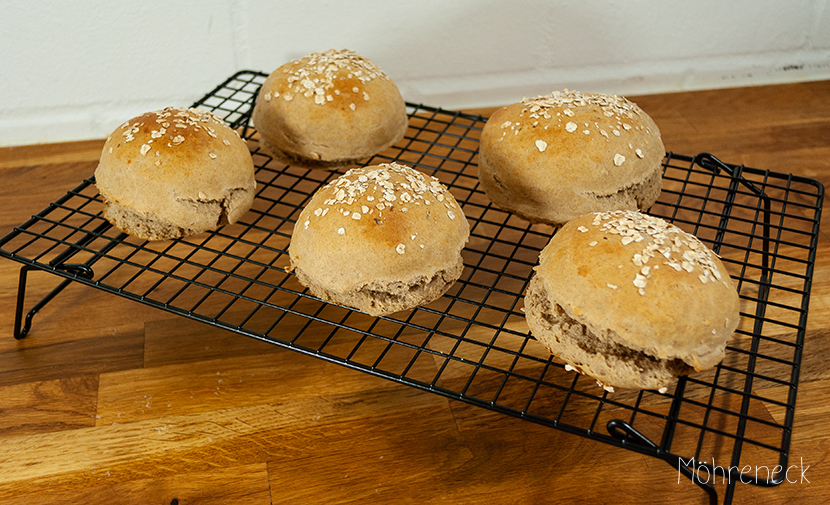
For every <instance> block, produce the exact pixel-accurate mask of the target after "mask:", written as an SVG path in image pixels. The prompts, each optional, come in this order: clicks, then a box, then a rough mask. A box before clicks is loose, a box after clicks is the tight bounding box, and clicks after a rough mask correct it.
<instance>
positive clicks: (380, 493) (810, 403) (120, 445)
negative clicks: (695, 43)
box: [0, 82, 830, 505]
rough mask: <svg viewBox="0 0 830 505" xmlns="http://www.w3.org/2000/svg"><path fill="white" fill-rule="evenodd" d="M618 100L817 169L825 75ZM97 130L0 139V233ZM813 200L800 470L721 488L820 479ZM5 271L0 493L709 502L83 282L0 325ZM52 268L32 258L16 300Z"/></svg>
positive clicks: (459, 408)
mask: <svg viewBox="0 0 830 505" xmlns="http://www.w3.org/2000/svg"><path fill="white" fill-rule="evenodd" d="M632 98H634V100H635V101H636V102H637V103H638V104H639V105H640V106H641V107H642V108H643V109H645V110H646V111H647V112H649V113H650V114H651V115H652V116H653V118H654V119H655V121H656V122H657V124H658V125H659V126H660V128H661V131H662V134H663V138H664V141H665V145H666V148H667V149H668V150H671V151H674V152H678V153H684V154H695V153H698V152H701V151H708V152H711V153H713V154H715V155H716V156H718V157H720V158H721V159H722V160H724V161H727V162H731V163H743V164H746V165H748V166H752V167H757V168H762V169H769V170H772V171H779V172H787V173H790V172H791V173H794V174H797V175H800V176H806V177H812V178H816V179H819V180H820V181H822V182H823V183H824V184H825V185H830V82H814V83H803V84H789V85H778V86H766V87H755V88H743V89H730V90H719V91H705V92H690V93H681V94H666V95H654V96H642V97H632ZM101 145H102V142H101V141H91V142H81V143H73V144H60V145H46V146H31V147H15V148H6V149H0V202H1V203H0V235H3V234H5V233H7V232H8V231H10V230H11V228H12V227H13V226H15V225H17V224H19V223H21V222H23V221H24V220H25V219H27V218H28V217H29V216H30V215H31V214H33V213H36V212H38V211H39V210H41V209H42V208H43V207H45V206H46V205H47V204H48V203H49V202H51V201H53V200H55V199H56V198H58V197H60V196H61V195H63V194H64V193H65V192H66V191H67V190H68V189H70V188H72V187H74V186H75V185H76V184H77V183H78V182H80V181H81V179H83V178H85V177H88V176H89V175H91V174H92V172H93V170H94V169H95V166H96V161H97V158H98V155H99V152H100V148H101ZM825 208H827V206H826V205H825ZM827 217H828V216H827V211H826V210H825V213H824V220H823V221H824V229H823V232H822V236H821V243H820V248H819V253H818V258H819V260H818V265H817V267H816V271H815V275H814V283H813V287H812V289H813V295H812V303H811V307H810V314H811V315H810V318H809V321H808V330H809V331H808V337H809V340H808V342H807V343H806V348H805V353H804V366H803V371H802V376H801V384H800V387H799V393H798V404H797V408H796V412H795V428H794V438H793V443H792V447H791V453H790V461H791V463H792V464H797V465H801V468H806V467H807V466H808V465H809V468H807V469H806V472H805V473H804V477H805V479H806V480H804V481H802V480H801V479H800V477H801V474H800V473H799V475H798V478H796V477H795V475H792V476H791V480H793V479H795V480H798V481H799V482H798V483H795V484H789V483H785V484H783V485H781V486H779V487H776V488H772V489H763V488H756V487H752V486H745V485H739V487H738V489H737V491H736V497H735V500H734V503H737V504H755V503H764V504H789V503H800V504H813V503H815V504H819V503H826V502H827V497H828V496H830V460H828V453H830V388H828V387H827V384H828V383H827V382H826V381H827V380H828V378H829V377H830V366H828V365H830V240H828V233H830V221H828V219H827ZM18 270H19V265H18V264H17V263H13V262H11V261H9V260H5V259H4V260H0V504H18V503H38V504H52V503H106V504H111V503H127V504H133V503H135V504H139V503H141V504H150V503H152V504H165V505H166V504H171V503H179V504H189V503H200V504H235V505H236V504H266V503H314V504H316V503H395V504H398V503H446V504H458V503H463V504H467V503H469V504H473V503H475V504H484V503H487V504H491V503H492V504H539V503H591V504H594V505H598V504H635V503H689V504H704V503H707V500H706V497H705V495H704V493H703V492H701V491H700V490H699V489H698V488H696V487H695V486H694V485H693V484H691V483H690V482H689V481H687V480H685V479H680V480H679V479H678V474H677V471H676V469H674V468H671V467H669V466H668V465H666V464H665V463H663V462H660V461H656V460H654V459H652V458H648V457H645V456H640V455H638V454H636V453H634V452H630V451H626V450H622V449H618V448H615V447H610V446H606V445H605V444H601V443H598V442H595V441H591V440H587V439H583V438H581V437H576V436H572V435H568V434H565V433H563V432H560V431H558V430H553V429H548V428H544V427H540V426H537V425H535V424H532V423H528V422H524V421H521V420H517V419H513V418H507V417H503V416H500V415H498V414H494V413H492V412H489V411H484V410H481V409H476V408H473V407H470V406H467V405H465V404H461V403H460V402H454V401H449V400H446V399H444V398H442V397H439V396H436V395H432V394H428V393H424V392H419V391H416V390H413V389H411V388H408V387H405V386H400V385H396V384H394V383H391V382H388V381H385V380H382V379H377V378H374V377H371V376H368V375H364V374H361V373H358V372H354V371H351V370H348V369H345V368H342V367H338V366H336V365H331V364H327V363H325V362H322V361H318V360H315V359H312V358H307V357H304V356H301V355H297V354H295V353H291V352H287V351H283V350H280V349H278V348H276V347H273V346H269V345H266V344H263V343H259V342H256V341H253V340H248V339H245V338H243V337H238V336H234V335H231V334H228V333H226V332H223V331H220V330H216V329H213V328H210V327H207V326H204V325H200V324H198V323H194V322H188V321H184V320H182V319H179V318H176V317H174V316H171V315H170V314H167V313H164V312H161V311H158V310H155V309H152V308H148V307H145V306H143V305H139V304H137V303H133V302H129V301H126V300H123V299H121V298H118V297H115V296H112V295H108V294H105V293H102V292H99V291H98V290H94V289H91V288H87V287H85V286H80V285H71V286H70V287H69V288H67V289H66V290H65V291H64V292H63V293H61V294H60V295H59V296H58V297H57V298H55V299H54V300H53V301H52V302H51V303H49V304H48V305H47V306H46V307H45V308H44V309H43V310H42V311H41V312H40V313H39V314H38V315H37V316H36V318H35V323H34V328H33V331H32V333H31V334H30V335H29V336H28V337H27V338H26V339H24V340H22V341H15V340H14V339H13V338H12V320H13V310H14V306H15V299H16V295H17V275H18ZM55 284H56V280H55V278H54V277H52V276H49V275H47V274H43V273H37V272H36V273H33V274H31V275H30V282H29V290H28V293H29V294H30V296H29V297H28V298H27V304H28V306H31V304H33V303H34V302H35V301H36V300H38V299H39V298H40V297H42V296H43V295H44V294H45V293H46V292H47V291H48V290H49V289H51V288H52V287H53V286H54V285H55ZM799 471H800V470H799ZM808 481H809V482H808Z"/></svg>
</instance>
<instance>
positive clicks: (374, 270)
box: [289, 163, 470, 316]
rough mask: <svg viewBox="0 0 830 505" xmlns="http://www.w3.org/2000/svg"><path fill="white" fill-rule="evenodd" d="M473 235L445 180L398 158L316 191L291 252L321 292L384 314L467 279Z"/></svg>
mask: <svg viewBox="0 0 830 505" xmlns="http://www.w3.org/2000/svg"><path fill="white" fill-rule="evenodd" d="M469 235H470V226H469V224H468V223H467V219H466V218H465V217H464V213H463V212H462V211H461V207H459V205H458V203H457V202H456V201H455V198H453V196H452V194H451V193H450V192H449V191H448V190H447V188H446V187H444V185H443V184H441V183H440V182H439V181H438V179H435V178H434V177H428V176H426V175H424V174H422V173H421V172H419V171H417V170H415V169H412V168H410V167H407V166H404V165H398V164H395V163H392V164H382V165H376V166H369V167H365V168H353V169H351V170H349V171H348V172H346V173H345V174H344V175H342V176H340V177H339V178H337V179H335V180H334V181H332V182H331V183H329V184H328V185H326V186H324V187H323V188H321V189H320V190H319V191H317V193H315V194H314V196H313V197H312V198H311V200H310V201H309V202H308V204H307V205H306V207H305V208H304V209H303V211H302V213H301V214H300V217H299V219H298V220H297V224H296V225H295V226H294V234H293V235H292V237H291V245H290V246H289V253H290V258H291V266H292V268H293V269H294V272H295V273H296V274H297V277H298V279H299V280H300V282H301V283H302V284H303V285H305V286H307V287H308V288H309V290H310V291H311V293H313V294H314V295H315V296H318V297H319V298H322V299H324V300H328V301H331V302H334V303H339V304H341V305H346V306H348V307H352V308H356V309H359V310H362V311H364V312H367V313H368V314H371V315H373V316H381V315H386V314H391V313H393V312H397V311H399V310H404V309H409V308H413V307H415V306H418V305H423V304H426V303H429V302H431V301H433V300H435V299H437V298H438V297H440V296H441V295H443V294H444V293H445V292H446V291H447V289H449V287H450V286H452V284H453V283H454V282H455V281H456V280H458V278H459V277H460V276H461V272H462V270H463V269H464V264H463V263H462V260H461V249H462V248H463V247H464V245H465V244H466V242H467V239H468V238H469Z"/></svg>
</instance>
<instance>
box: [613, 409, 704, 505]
mask: <svg viewBox="0 0 830 505" xmlns="http://www.w3.org/2000/svg"><path fill="white" fill-rule="evenodd" d="M607 429H608V433H610V434H611V435H612V436H614V437H616V438H618V439H620V440H622V441H624V442H628V443H631V444H633V445H639V446H642V447H646V448H650V449H653V450H655V451H656V450H658V449H659V447H658V446H657V444H655V443H654V442H652V441H651V440H649V439H648V438H647V437H646V436H645V435H643V434H642V433H640V432H639V431H637V430H635V429H634V427H633V426H631V425H630V424H628V423H627V422H625V421H622V420H620V419H612V420H610V421H608V425H607ZM657 457H659V458H660V459H662V460H663V461H665V462H666V463H668V464H669V465H670V466H671V467H672V468H677V471H678V472H680V473H681V474H682V475H683V476H685V477H686V478H687V479H690V480H691V481H692V482H693V483H694V484H695V485H697V487H699V488H701V489H703V490H704V491H706V494H707V495H708V496H709V505H718V490H717V489H715V487H714V486H713V485H712V484H710V483H709V482H708V479H707V480H706V481H705V482H704V481H703V480H701V479H700V477H699V476H698V475H697V473H696V472H695V471H694V470H692V469H691V468H689V467H688V466H686V464H685V463H683V460H682V458H676V457H673V456H668V455H665V456H660V455H658V456H657Z"/></svg>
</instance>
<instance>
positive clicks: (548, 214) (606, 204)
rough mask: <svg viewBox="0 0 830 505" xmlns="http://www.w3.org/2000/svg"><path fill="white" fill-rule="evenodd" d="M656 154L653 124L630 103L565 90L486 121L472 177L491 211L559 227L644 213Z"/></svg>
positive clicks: (655, 175) (654, 184)
mask: <svg viewBox="0 0 830 505" xmlns="http://www.w3.org/2000/svg"><path fill="white" fill-rule="evenodd" d="M664 155H665V149H664V147H663V142H662V141H661V139H660V131H659V129H658V128H657V125H655V124H654V121H652V119H651V118H650V117H649V116H648V115H647V114H646V113H645V112H643V111H642V110H641V109H640V108H639V107H638V106H637V105H636V104H634V103H632V102H630V101H628V100H626V99H625V98H623V97H619V96H609V95H593V94H585V93H578V92H574V91H568V90H565V91H564V92H554V93H553V94H551V95H547V96H540V97H537V98H532V99H525V100H522V101H521V102H518V103H514V104H512V105H508V106H506V107H503V108H501V109H499V110H497V111H496V112H495V113H494V114H493V115H492V116H491V117H490V118H489V120H488V121H487V124H486V125H485V126H484V130H483V131H482V133H481V145H480V148H479V179H480V180H481V186H482V188H483V189H484V192H485V193H486V194H487V196H488V197H489V198H490V200H492V202H493V203H494V204H495V205H497V206H498V207H500V208H502V209H504V210H507V211H509V212H513V213H515V214H517V215H518V216H520V217H522V218H524V219H527V220H528V221H530V222H533V223H547V224H551V225H553V226H559V225H562V224H564V223H566V222H568V221H569V220H571V219H573V218H575V217H577V216H581V215H582V214H587V213H589V212H601V211H609V210H621V209H627V210H637V209H641V210H645V209H648V208H649V207H651V205H652V204H653V203H654V202H655V201H656V200H657V197H658V196H659V194H660V190H661V188H662V167H661V161H662V159H663V156H664Z"/></svg>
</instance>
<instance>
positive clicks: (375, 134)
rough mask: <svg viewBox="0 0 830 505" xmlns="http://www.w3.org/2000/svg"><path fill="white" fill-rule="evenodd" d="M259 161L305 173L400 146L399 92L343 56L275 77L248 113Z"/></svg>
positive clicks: (297, 64) (317, 57)
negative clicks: (260, 154)
mask: <svg viewBox="0 0 830 505" xmlns="http://www.w3.org/2000/svg"><path fill="white" fill-rule="evenodd" d="M253 121H254V125H255V127H256V129H257V131H258V132H259V143H260V146H261V148H262V150H263V151H265V153H267V154H270V155H271V156H272V157H274V158H275V159H277V160H279V161H281V162H283V163H285V164H288V165H295V166H300V167H305V168H319V169H335V168H338V167H341V166H346V165H351V164H355V163H356V162H357V161H359V160H362V159H364V158H368V157H370V156H373V155H375V154H377V153H379V152H381V151H383V150H384V149H386V148H387V147H389V146H391V145H392V144H394V143H395V142H397V141H399V140H400V139H402V138H403V136H404V134H405V133H406V128H407V125H408V119H407V115H406V104H405V103H404V100H403V98H402V97H401V94H400V92H399V91H398V87H397V86H396V85H395V83H394V82H393V81H392V79H390V78H389V76H387V75H386V74H385V73H384V72H383V71H382V70H381V69H380V68H378V67H377V66H376V65H375V64H374V63H372V62H371V61H369V60H368V59H366V58H363V57H362V56H359V55H357V54H355V53H354V52H353V51H349V50H347V49H344V50H341V51H337V50H334V49H331V50H328V51H323V52H316V53H311V54H309V55H307V56H304V57H302V58H300V59H297V60H293V61H291V62H289V63H286V64H284V65H282V66H281V67H279V68H277V69H276V70H274V71H273V72H272V73H271V75H269V76H268V78H267V79H266V80H265V82H264V83H263V84H262V87H261V88H260V91H259V94H258V95H257V100H256V105H255V106H254V112H253Z"/></svg>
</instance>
